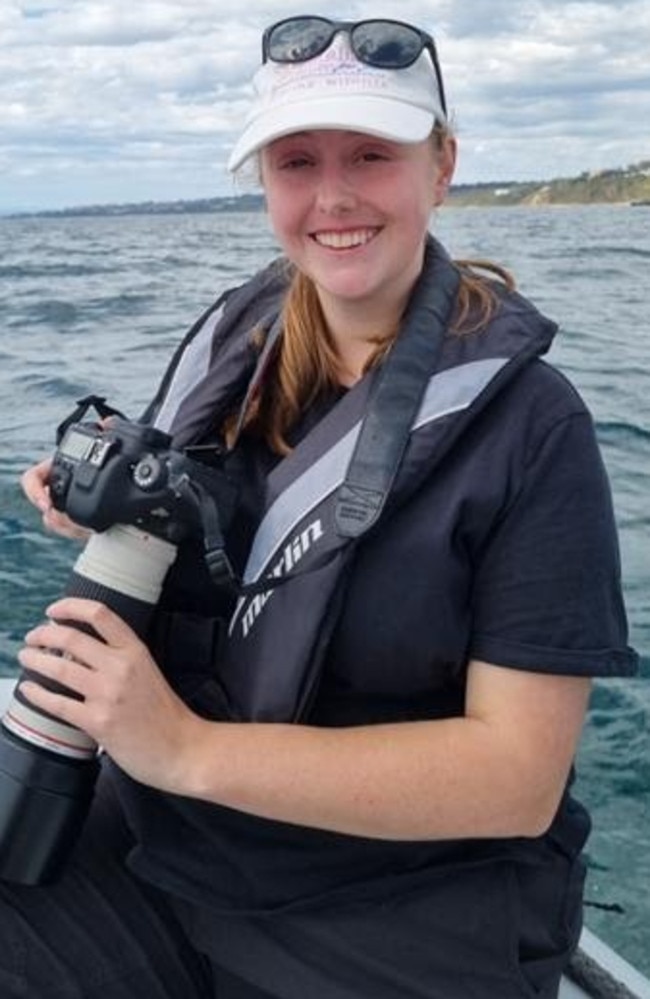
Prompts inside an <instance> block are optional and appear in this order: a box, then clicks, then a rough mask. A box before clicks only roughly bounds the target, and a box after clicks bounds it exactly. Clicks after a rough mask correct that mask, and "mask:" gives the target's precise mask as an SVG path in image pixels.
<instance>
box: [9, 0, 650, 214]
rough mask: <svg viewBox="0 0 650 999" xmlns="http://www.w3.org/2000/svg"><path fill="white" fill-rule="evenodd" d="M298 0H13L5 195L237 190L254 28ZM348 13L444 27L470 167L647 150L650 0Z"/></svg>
mask: <svg viewBox="0 0 650 999" xmlns="http://www.w3.org/2000/svg"><path fill="white" fill-rule="evenodd" d="M326 7H327V5H326V4H323V3H318V4H314V3H311V4H310V3H307V4H303V7H302V8H301V9H303V10H304V9H307V10H308V11H309V10H312V11H313V12H314V13H322V12H323V10H324V9H325V8H326ZM296 9H297V8H296V5H295V0H249V2H248V3H247V4H242V2H241V0H146V2H145V3H139V4H138V3H133V2H132V0H3V3H2V6H1V7H0V169H1V173H0V210H7V209H11V208H20V207H32V206H33V207H39V206H43V207H56V206H58V205H60V204H80V203H87V202H92V201H96V200H110V201H130V200H141V199H143V198H153V199H160V198H170V199H171V198H176V197H179V198H183V197H185V198H187V197H194V196H203V195H212V194H218V193H229V192H230V191H231V190H232V184H231V182H230V179H229V178H228V177H227V175H226V173H225V167H224V162H225V159H226V156H227V151H228V149H229V147H230V145H231V143H232V141H233V138H234V136H235V134H236V132H237V129H238V127H239V125H240V123H241V120H242V117H243V115H244V113H245V108H246V101H247V94H248V88H249V81H250V76H251V73H252V70H253V69H254V68H255V66H256V65H257V63H258V60H259V51H260V34H261V30H262V28H263V27H264V26H265V25H266V24H267V23H269V22H270V21H272V20H274V19H276V18H279V17H283V16H287V15H288V14H291V13H294V12H295V10H296ZM343 16H345V17H347V18H354V17H364V16H365V17H368V16H372V17H375V16H390V17H397V18H401V19H405V20H411V21H413V22H414V23H417V24H421V25H422V26H423V27H426V28H428V29H429V30H431V31H432V32H433V33H434V34H435V36H436V38H437V40H438V44H439V48H440V52H441V59H442V63H443V68H444V72H445V79H446V85H447V89H448V93H449V98H450V104H451V106H452V108H453V109H454V112H455V116H456V121H457V127H458V131H459V137H460V141H461V160H460V163H461V166H460V171H459V179H460V180H461V181H463V180H465V181H472V180H488V179H494V180H500V179H504V180H505V179H517V178H532V177H535V178H543V177H548V176H557V175H559V174H563V173H578V172H581V171H582V170H583V169H595V168H599V167H606V166H616V165H622V164H624V163H626V162H634V161H636V160H640V159H646V158H648V156H649V155H650V151H649V149H648V146H649V140H648V138H647V137H646V135H647V129H645V128H644V126H643V124H642V123H644V122H645V121H647V120H648V118H649V117H650V72H649V70H648V68H647V52H648V50H649V48H650V0H623V2H617V0H611V2H594V0H585V2H579V0H572V2H562V0H523V2H520V3H512V0H489V2H488V0H476V2H475V3H473V4H471V5H470V4H461V3H458V0H421V2H420V0H383V2H382V0H347V2H346V5H345V11H344V15H343ZM634 123H636V125H635V124H634Z"/></svg>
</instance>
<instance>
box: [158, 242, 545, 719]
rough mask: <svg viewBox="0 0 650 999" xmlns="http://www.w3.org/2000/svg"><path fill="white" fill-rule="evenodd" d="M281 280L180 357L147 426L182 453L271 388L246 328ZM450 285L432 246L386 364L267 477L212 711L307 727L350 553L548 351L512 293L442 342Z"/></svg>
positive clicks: (261, 282) (198, 335)
mask: <svg viewBox="0 0 650 999" xmlns="http://www.w3.org/2000/svg"><path fill="white" fill-rule="evenodd" d="M288 276H289V270H288V267H287V265H286V262H284V261H282V260H280V261H276V262H274V263H273V264H272V265H271V266H270V267H268V268H267V269H266V270H264V271H263V272H261V273H260V274H258V275H257V276H256V277H254V278H253V279H252V280H251V281H250V282H248V283H247V284H246V285H244V286H243V287H242V288H240V289H237V290H236V291H234V292H230V293H227V294H226V295H225V296H222V298H221V299H220V300H219V301H218V302H217V303H215V305H214V306H213V307H212V308H211V309H209V310H208V312H207V313H205V314H204V315H203V316H202V317H201V319H200V320H199V322H198V323H197V324H196V325H195V326H194V327H193V328H192V330H191V331H190V333H189V334H188V336H187V337H186V339H185V340H184V342H183V343H182V344H181V346H180V348H179V350H178V351H177V352H176V355H175V357H174V358H173V360H172V363H171V365H170V368H169V369H168V372H167V374H166V375H165V377H164V379H163V382H162V384H161V387H160V390H159V392H158V394H157V396H156V398H155V399H154V401H153V402H152V404H151V406H150V407H149V408H148V410H147V411H146V413H145V415H144V419H146V420H147V421H148V422H153V423H155V425H156V426H158V427H160V428H161V429H162V430H165V431H167V432H169V433H170V434H171V435H172V437H173V440H174V444H175V446H176V447H184V446H186V445H190V444H192V443H194V442H196V441H197V440H201V439H203V438H204V437H205V435H206V434H207V433H209V430H210V428H214V427H216V426H218V425H219V424H220V422H221V420H222V419H223V418H224V416H225V415H226V414H227V413H230V412H231V411H232V410H233V406H234V405H236V403H237V402H240V401H241V400H242V398H244V397H245V396H246V393H247V391H250V386H251V383H253V384H255V382H256V380H257V379H259V378H261V377H263V376H264V370H265V363H266V356H265V353H263V355H262V358H261V359H260V352H259V348H257V347H255V346H254V345H253V343H252V340H251V330H252V329H253V328H255V327H261V328H262V329H266V330H267V331H270V332H269V337H270V338H271V340H272V339H273V337H275V336H276V335H281V330H280V329H279V326H278V321H277V320H278V315H279V313H280V310H281V306H282V301H283V298H284V295H285V293H286V289H287V284H288ZM457 283H458V272H457V268H456V267H455V266H454V265H453V264H452V263H451V261H450V260H449V258H448V256H447V254H446V253H445V251H444V250H443V249H442V247H441V246H440V245H439V244H438V243H437V242H436V241H435V240H433V239H430V240H429V241H428V244H427V252H426V256H425V264H424V268H423V271H422V274H421V276H420V279H419V281H418V284H417V286H416V288H415V290H414V293H413V295H412V299H411V303H410V306H409V310H408V311H407V313H406V316H405V319H404V323H403V327H402V330H401V332H400V335H399V337H398V338H397V340H396V342H395V345H394V347H393V349H392V350H391V352H390V353H389V354H388V355H387V359H386V360H385V361H384V362H383V364H382V365H379V366H378V367H377V368H376V369H374V370H373V371H371V372H369V373H368V374H367V375H365V376H364V377H363V378H362V379H361V380H360V381H359V382H358V383H357V384H356V385H355V386H354V387H353V388H352V389H351V390H350V391H349V392H348V393H347V394H346V395H345V396H344V397H343V398H342V399H341V400H340V401H339V402H338V403H337V404H336V405H335V406H334V407H333V408H332V409H331V410H330V411H329V412H328V413H327V415H326V416H325V417H324V418H323V419H322V420H321V421H320V422H318V423H317V424H316V425H315V426H314V427H313V429H312V430H311V431H310V432H309V433H307V434H306V436H305V437H304V438H303V439H302V440H301V441H300V443H299V444H298V445H297V446H296V448H295V449H294V450H293V451H292V453H291V454H290V455H289V456H288V457H286V458H285V459H283V460H281V461H279V462H278V464H277V465H276V466H275V467H274V468H273V470H272V471H271V473H270V474H269V476H268V479H267V483H266V485H267V488H266V497H265V506H264V511H263V514H262V516H261V519H260V523H259V526H258V528H257V531H256V534H255V537H254V540H253V543H252V547H251V549H250V553H249V556H248V562H247V565H246V569H245V573H244V579H243V582H244V586H245V587H248V588H249V590H248V592H247V591H246V589H245V590H244V593H243V595H242V596H241V597H240V599H239V600H238V602H237V604H236V606H235V608H234V611H233V613H232V615H231V617H230V620H229V623H228V626H227V629H224V635H222V640H221V641H220V643H219V651H218V662H217V663H216V664H215V666H214V669H215V675H213V677H212V678H211V681H210V688H211V690H212V692H213V694H214V691H215V690H218V698H217V701H218V706H216V707H215V708H214V710H215V712H218V713H219V714H226V715H228V716H229V717H231V718H237V719H250V720H268V721H270V720H273V721H288V720H297V719H303V718H305V717H306V716H307V714H308V711H309V706H310V703H311V699H312V696H313V693H314V691H315V689H316V687H317V683H318V677H319V671H320V667H321V663H322V660H323V656H324V652H325V649H326V648H327V644H328V642H329V639H330V637H331V634H332V629H333V627H334V626H335V623H336V619H337V613H338V610H339V609H340V606H341V601H342V600H343V599H344V594H345V580H346V578H347V575H348V573H349V571H350V568H351V566H352V564H353V557H354V552H355V548H356V546H357V544H359V543H360V540H362V541H365V540H367V539H368V538H371V536H372V531H374V530H381V523H382V520H383V518H386V517H389V516H390V515H391V511H392V510H394V509H395V508H396V507H397V506H399V505H400V504H402V503H404V502H405V501H406V500H407V499H408V498H409V497H410V496H411V495H412V494H413V493H414V492H415V491H416V490H417V489H418V486H419V485H420V484H422V483H423V482H424V481H425V480H426V479H427V478H428V477H429V476H431V475H432V474H434V472H435V467H436V465H437V464H438V462H439V461H440V460H442V458H443V457H444V456H445V455H446V454H447V452H448V451H449V449H450V448H451V447H453V445H454V443H455V442H456V441H457V440H458V439H459V437H460V435H462V434H463V433H464V432H465V429H466V428H467V426H468V425H469V424H470V423H472V422H473V421H474V420H475V419H476V417H477V415H478V414H479V413H480V412H481V410H482V409H483V408H484V407H485V406H486V405H487V404H488V403H489V402H490V400H492V399H493V398H494V396H495V394H497V393H498V392H500V391H501V389H502V388H503V386H504V385H505V384H507V383H508V382H509V381H510V379H511V378H513V377H515V375H516V373H517V372H518V371H520V370H521V368H522V367H523V366H524V365H526V364H527V363H528V362H529V361H530V360H532V359H533V358H535V357H537V356H538V355H540V354H542V353H544V352H546V350H547V349H548V347H549V346H550V343H551V341H552V338H553V336H554V334H555V331H556V327H555V325H554V324H553V323H551V322H550V321H549V320H547V319H545V318H544V317H542V316H541V315H540V314H539V313H538V312H537V311H536V310H535V309H534V308H533V307H532V306H531V305H530V303H529V302H527V301H526V300H525V299H523V298H522V297H521V296H519V295H517V294H515V293H509V292H506V291H505V290H503V291H497V294H498V295H499V308H498V310H497V312H496V314H495V316H494V318H493V320H492V321H491V322H490V323H489V324H488V326H487V327H486V328H484V329H483V330H481V331H480V332H479V333H475V334H468V335H465V336H462V335H457V334H453V333H452V334H450V333H449V332H448V330H447V326H448V322H449V319H450V317H451V312H452V311H453V304H454V300H455V293H456V288H457ZM436 327H437V328H438V332H439V334H440V335H439V336H438V337H437V338H436ZM414 330H415V332H413V331H414ZM269 342H270V341H269ZM409 344H410V346H409ZM391 365H392V368H391ZM414 368H415V369H417V371H416V372H415V374H414ZM391 372H392V373H391ZM406 419H407V420H408V425H407V429H406V432H405V433H401V432H400V431H399V430H398V431H395V430H394V428H393V427H392V423H393V420H395V421H397V423H399V422H400V421H401V422H402V423H403V422H404V420H406ZM408 428H410V432H409V431H408ZM266 580H269V583H268V587H267V585H266ZM197 628H200V626H199V625H198V624H197V622H196V621H191V622H190V621H189V620H188V619H182V620H181V627H180V630H179V629H178V628H177V629H176V633H177V636H178V637H177V638H176V639H174V641H178V642H180V646H181V648H180V655H181V658H182V656H183V648H184V650H185V652H184V654H185V656H186V657H187V658H188V659H191V658H192V656H193V655H194V654H195V652H194V650H193V648H192V643H193V640H194V632H195V631H196V629H197ZM170 641H171V640H170ZM215 654H216V653H215ZM199 700H200V699H199ZM215 703H217V702H215Z"/></svg>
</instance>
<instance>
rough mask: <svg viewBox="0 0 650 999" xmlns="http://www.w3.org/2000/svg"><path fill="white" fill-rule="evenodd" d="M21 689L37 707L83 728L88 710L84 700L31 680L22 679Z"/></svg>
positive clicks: (69, 723)
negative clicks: (77, 699)
mask: <svg viewBox="0 0 650 999" xmlns="http://www.w3.org/2000/svg"><path fill="white" fill-rule="evenodd" d="M19 690H20V691H21V693H22V694H24V696H25V698H26V699H27V700H28V701H29V703H30V704H32V705H33V706H34V707H35V708H40V710H41V711H44V712H45V713H46V714H48V715H53V716H54V717H55V718H58V719H59V720H60V721H63V722H67V724H68V725H74V726H75V727H76V728H80V729H83V727H84V726H83V719H84V716H85V711H86V706H85V702H84V701H76V700H74V698H72V697H66V696H65V694H57V693H55V692H54V691H53V690H48V689H47V687H42V686H41V685H40V684H39V683H34V682H33V681H31V680H23V681H21V683H20V684H19Z"/></svg>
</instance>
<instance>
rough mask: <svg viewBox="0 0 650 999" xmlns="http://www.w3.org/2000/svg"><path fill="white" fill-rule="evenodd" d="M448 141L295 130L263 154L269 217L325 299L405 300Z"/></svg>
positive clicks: (449, 154) (449, 162)
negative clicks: (440, 145) (440, 144)
mask: <svg viewBox="0 0 650 999" xmlns="http://www.w3.org/2000/svg"><path fill="white" fill-rule="evenodd" d="M454 159H455V147H454V144H453V141H452V140H448V141H447V142H446V143H445V146H444V149H443V151H441V152H437V151H436V149H435V147H434V143H433V141H432V140H431V139H426V140H425V141H424V142H420V143H416V144H402V143H396V142H389V141H386V140H384V139H377V138H373V137H372V136H369V135H365V134H361V133H357V132H346V131H325V130H317V131H310V132H300V133H298V134H295V135H290V136H287V137H285V138H282V139H277V140H276V141H275V142H273V143H271V144H270V145H269V146H267V147H266V148H265V149H263V150H262V154H261V169H262V180H263V184H264V189H265V192H266V199H267V205H268V210H269V215H270V219H271V224H272V226H273V229H274V231H275V234H276V236H277V238H278V240H279V242H280V244H281V246H282V248H283V250H284V252H285V253H286V255H287V256H288V257H289V259H290V260H292V261H293V263H295V264H296V266H297V267H298V268H299V269H300V270H301V271H303V272H304V273H305V274H307V275H308V276H309V277H310V278H311V279H312V280H313V281H314V282H315V284H316V286H317V288H318V291H319V295H320V297H321V301H322V302H323V305H324V307H325V309H326V310H327V304H328V301H329V302H331V301H332V300H336V301H338V302H339V303H342V302H345V303H346V305H348V306H349V305H350V304H352V303H358V304H359V305H381V306H385V307H386V308H387V309H389V310H391V311H392V310H393V309H394V308H399V307H400V306H403V304H404V302H405V300H406V298H407V297H408V294H409V293H410V291H411V289H412V287H413V285H414V283H415V281H416V279H417V276H418V274H419V272H420V269H421V267H422V259H423V251H424V240H425V236H426V233H427V229H428V225H429V220H430V216H431V211H432V208H433V207H434V206H435V205H436V204H439V203H440V202H441V201H442V200H443V197H444V194H445V191H446V187H447V185H448V182H449V180H450V178H451V174H452V172H453V167H454Z"/></svg>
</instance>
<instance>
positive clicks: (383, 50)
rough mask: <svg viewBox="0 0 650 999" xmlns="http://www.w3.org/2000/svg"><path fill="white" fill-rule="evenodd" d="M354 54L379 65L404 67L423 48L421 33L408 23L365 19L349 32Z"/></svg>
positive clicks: (363, 60)
mask: <svg viewBox="0 0 650 999" xmlns="http://www.w3.org/2000/svg"><path fill="white" fill-rule="evenodd" d="M350 38H351V41H352V47H353V50H354V53H355V55H356V56H357V58H358V59H360V60H361V61H362V62H365V63H368V64H369V65H371V66H377V67H378V68H380V69H404V68H405V67H406V66H410V65H411V64H412V63H414V62H415V60H416V59H417V57H418V56H419V55H420V52H421V51H422V49H423V44H422V37H421V36H420V33H419V32H418V31H416V30H415V29H414V28H411V27H409V25H408V24H395V23H391V22H390V21H362V22H361V24H357V25H355V27H354V28H353V29H352V31H351V33H350Z"/></svg>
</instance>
